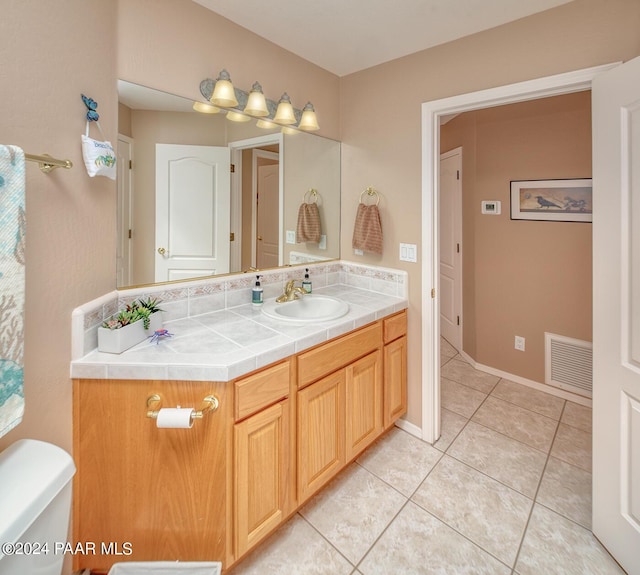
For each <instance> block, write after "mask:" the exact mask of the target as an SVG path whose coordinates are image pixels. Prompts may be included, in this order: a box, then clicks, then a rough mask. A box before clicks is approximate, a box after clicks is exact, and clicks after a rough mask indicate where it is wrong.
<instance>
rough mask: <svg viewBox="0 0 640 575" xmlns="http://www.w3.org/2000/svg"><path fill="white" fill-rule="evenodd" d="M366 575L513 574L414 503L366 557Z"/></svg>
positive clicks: (406, 508)
mask: <svg viewBox="0 0 640 575" xmlns="http://www.w3.org/2000/svg"><path fill="white" fill-rule="evenodd" d="M358 569H359V570H360V571H361V572H362V574H363V575H400V574H401V575H425V574H431V573H433V574H448V573H451V574H455V575H509V573H510V572H511V570H510V569H509V568H508V567H507V566H506V565H503V564H502V563H500V562H499V561H498V560H497V559H495V558H494V557H492V556H491V555H489V554H488V553H486V552H485V551H483V550H482V549H480V548H479V547H477V546H476V545H474V544H473V543H471V542H470V541H469V540H468V539H465V538H464V537H463V536H462V535H460V534H459V533H457V532H456V531H454V530H453V529H451V528H450V527H448V526H447V525H445V524H444V523H443V522H442V521H440V520H439V519H436V518H435V517H433V515H430V514H429V513H427V512H426V511H424V510H423V509H421V508H420V507H418V506H417V505H415V504H414V503H411V502H409V503H407V505H406V506H405V507H404V508H403V509H402V511H401V512H400V513H399V514H398V516H397V517H396V518H395V519H394V520H393V522H392V523H391V525H390V526H389V528H388V529H387V530H386V531H385V532H384V533H383V534H382V537H380V539H379V540H378V541H377V542H376V544H375V545H374V546H373V549H371V551H370V552H369V553H368V554H367V556H366V557H365V558H364V560H363V561H362V563H361V564H360V565H359V566H358Z"/></svg>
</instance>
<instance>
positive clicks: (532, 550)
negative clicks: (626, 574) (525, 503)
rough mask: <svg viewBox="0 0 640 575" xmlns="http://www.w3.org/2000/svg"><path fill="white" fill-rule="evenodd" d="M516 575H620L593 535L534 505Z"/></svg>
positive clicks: (617, 568) (620, 571) (615, 565)
mask: <svg viewBox="0 0 640 575" xmlns="http://www.w3.org/2000/svg"><path fill="white" fill-rule="evenodd" d="M515 571H516V573H518V574H519V575H541V574H543V573H544V575H555V574H557V575H585V574H587V573H588V574H596V573H597V574H598V575H609V574H612V575H614V574H615V575H622V574H623V571H622V570H621V569H620V567H618V565H617V564H616V563H615V561H614V560H613V559H611V557H610V556H609V554H608V553H607V552H606V551H605V550H604V548H603V547H602V546H601V545H600V543H598V541H597V540H596V538H595V537H594V536H593V535H592V533H591V532H590V531H589V530H588V529H585V528H584V527H580V525H577V524H576V523H574V522H573V521H569V520H568V519H565V518H564V517H561V516H560V515H558V514H557V513H554V512H553V511H550V510H548V509H546V508H545V507H543V506H541V505H537V504H536V505H535V506H534V508H533V513H532V514H531V519H530V521H529V526H528V527H527V532H526V534H525V537H524V541H523V543H522V549H521V550H520V555H519V556H518V562H517V564H516V569H515Z"/></svg>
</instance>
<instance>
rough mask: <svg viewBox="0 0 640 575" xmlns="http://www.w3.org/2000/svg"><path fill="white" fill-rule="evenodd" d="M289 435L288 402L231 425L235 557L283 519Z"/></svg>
mask: <svg viewBox="0 0 640 575" xmlns="http://www.w3.org/2000/svg"><path fill="white" fill-rule="evenodd" d="M290 433H291V430H290V428H289V400H288V399H287V400H284V401H281V402H280V403H277V404H276V405H273V406H271V407H269V408H268V409H265V410H264V411H261V412H259V413H257V414H256V415H253V416H252V417H250V418H248V419H246V420H245V421H242V422H240V423H237V424H236V425H235V426H234V443H235V450H234V458H235V469H236V478H235V534H236V557H239V556H241V555H243V554H244V553H245V552H246V551H248V550H249V549H250V548H251V547H253V546H254V545H255V544H256V543H257V542H258V541H260V540H261V539H262V538H264V537H265V536H266V535H267V534H268V533H269V532H271V531H272V530H273V529H274V528H275V527H277V526H278V525H279V524H280V522H281V521H282V520H283V519H284V517H285V516H286V513H287V511H288V510H287V507H288V502H287V494H288V492H289V491H288V485H287V484H288V479H289V477H288V471H289V468H290V457H289V442H288V438H289V436H290Z"/></svg>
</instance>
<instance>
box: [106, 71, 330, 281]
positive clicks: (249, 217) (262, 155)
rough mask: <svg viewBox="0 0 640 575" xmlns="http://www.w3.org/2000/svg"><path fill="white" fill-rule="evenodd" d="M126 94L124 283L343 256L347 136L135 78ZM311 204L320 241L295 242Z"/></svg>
mask: <svg viewBox="0 0 640 575" xmlns="http://www.w3.org/2000/svg"><path fill="white" fill-rule="evenodd" d="M118 93H119V104H120V105H119V114H118V128H119V136H118V166H119V169H118V242H117V256H116V257H117V272H118V275H117V286H118V288H123V287H127V286H131V285H141V284H151V283H158V282H162V281H168V280H177V279H186V278H190V277H201V276H208V275H213V274H221V273H229V272H240V271H242V270H247V269H249V268H259V269H264V268H268V267H275V266H282V265H289V264H298V263H304V262H307V261H319V260H324V259H334V258H339V257H340V237H339V234H340V143H339V142H336V141H334V140H329V139H327V138H323V137H320V136H317V135H315V134H309V133H304V132H299V131H293V132H292V133H291V134H282V133H280V132H279V131H278V130H264V129H261V128H258V127H256V126H255V121H250V122H232V121H230V120H228V119H226V118H225V116H224V114H202V113H198V112H195V111H194V110H193V102H192V101H190V100H187V99H185V98H181V97H179V96H173V95H170V94H166V93H163V92H159V91H157V90H151V89H149V88H145V87H142V86H139V85H136V84H131V83H129V82H123V81H119V82H118ZM285 157H286V161H285ZM230 163H231V164H233V165H234V168H235V169H234V171H233V172H232V173H230V170H229V164H230ZM309 189H315V190H317V193H316V194H315V195H313V194H308V193H307V192H308V190H309ZM311 198H313V199H311ZM258 200H260V201H258ZM311 202H317V207H318V212H319V215H320V222H321V239H320V242H315V241H313V242H311V241H305V242H300V243H296V239H300V238H301V236H296V231H297V226H298V213H299V211H300V210H301V204H303V203H311Z"/></svg>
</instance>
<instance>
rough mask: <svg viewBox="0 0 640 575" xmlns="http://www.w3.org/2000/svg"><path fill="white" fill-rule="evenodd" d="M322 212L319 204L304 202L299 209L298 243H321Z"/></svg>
mask: <svg viewBox="0 0 640 575" xmlns="http://www.w3.org/2000/svg"><path fill="white" fill-rule="evenodd" d="M320 234H321V228H320V210H318V204H317V203H315V202H314V203H312V204H308V203H307V202H303V203H302V204H300V208H299V209H298V227H297V229H296V243H298V244H300V243H302V242H313V243H315V244H317V243H319V242H320Z"/></svg>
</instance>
